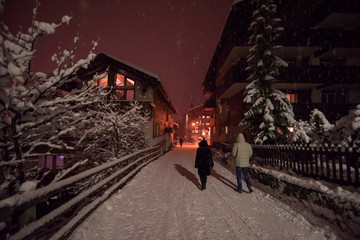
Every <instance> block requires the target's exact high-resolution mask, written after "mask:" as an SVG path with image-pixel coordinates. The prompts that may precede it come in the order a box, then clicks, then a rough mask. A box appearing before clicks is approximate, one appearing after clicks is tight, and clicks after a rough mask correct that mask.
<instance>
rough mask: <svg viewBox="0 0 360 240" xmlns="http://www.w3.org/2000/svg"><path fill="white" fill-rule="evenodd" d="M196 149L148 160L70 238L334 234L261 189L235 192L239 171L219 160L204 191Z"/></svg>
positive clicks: (303, 236) (304, 236) (323, 236)
mask: <svg viewBox="0 0 360 240" xmlns="http://www.w3.org/2000/svg"><path fill="white" fill-rule="evenodd" d="M195 153H196V147H195V145H193V146H189V145H184V146H183V148H179V147H177V148H175V149H174V150H172V151H171V152H168V153H167V154H165V155H164V156H162V157H161V158H159V159H158V160H156V161H154V162H152V163H150V164H149V165H147V166H146V167H145V168H143V169H142V170H141V171H140V173H138V175H136V177H135V178H134V179H133V180H132V181H131V182H130V183H129V184H127V185H126V186H125V187H124V188H123V189H121V190H119V192H118V193H117V194H115V195H114V196H113V197H111V198H110V199H109V200H107V201H106V202H105V203H104V204H103V205H101V206H100V207H99V208H98V209H97V210H96V211H95V212H94V213H93V214H92V215H90V216H89V217H88V218H87V219H86V221H85V222H84V223H83V224H82V225H80V226H79V227H78V229H77V230H76V231H75V232H74V233H73V235H72V236H71V237H70V239H72V240H77V239H81V240H83V239H87V240H90V239H109V240H110V239H191V240H193V239H217V240H218V239H328V238H329V239H335V237H334V236H335V235H333V234H332V233H329V232H328V231H327V230H325V229H319V228H315V227H314V226H312V225H311V224H310V223H308V222H307V221H306V220H305V219H304V218H303V217H301V216H300V215H298V214H297V213H296V212H294V211H293V210H292V209H290V208H289V207H288V206H286V205H284V204H282V203H279V202H278V201H276V200H275V199H273V198H272V197H270V196H269V195H267V194H264V193H263V192H261V191H259V190H257V189H254V193H252V194H248V193H241V194H240V193H237V192H235V191H234V188H235V187H236V185H235V183H236V178H235V176H234V175H233V174H232V173H230V172H229V171H228V170H227V169H225V168H223V167H222V166H221V165H220V164H218V163H216V162H215V166H214V169H213V172H212V176H211V177H209V178H208V183H207V188H206V190H204V191H200V190H199V187H200V183H199V177H198V175H197V171H196V169H195V168H194V159H195ZM243 186H246V185H245V184H243ZM246 190H247V189H246Z"/></svg>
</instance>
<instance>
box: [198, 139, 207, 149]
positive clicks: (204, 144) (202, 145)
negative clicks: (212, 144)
mask: <svg viewBox="0 0 360 240" xmlns="http://www.w3.org/2000/svg"><path fill="white" fill-rule="evenodd" d="M207 146H208V143H207V141H206V140H202V141H201V142H199V147H207Z"/></svg>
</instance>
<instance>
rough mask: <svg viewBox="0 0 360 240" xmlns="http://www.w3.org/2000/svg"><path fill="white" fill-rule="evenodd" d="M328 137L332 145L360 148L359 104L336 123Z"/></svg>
mask: <svg viewBox="0 0 360 240" xmlns="http://www.w3.org/2000/svg"><path fill="white" fill-rule="evenodd" d="M330 135H331V141H332V143H333V144H334V145H340V146H344V147H357V148H359V147H360V104H359V105H357V106H356V107H355V109H352V110H350V111H349V114H348V115H346V116H344V117H342V118H340V119H339V120H338V121H336V123H335V127H334V128H333V129H331V131H330Z"/></svg>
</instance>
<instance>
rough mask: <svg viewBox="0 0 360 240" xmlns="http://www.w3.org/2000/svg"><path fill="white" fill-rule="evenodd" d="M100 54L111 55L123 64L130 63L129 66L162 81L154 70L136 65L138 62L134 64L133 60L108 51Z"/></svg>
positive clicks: (110, 56)
mask: <svg viewBox="0 0 360 240" xmlns="http://www.w3.org/2000/svg"><path fill="white" fill-rule="evenodd" d="M100 54H103V55H105V56H107V57H109V58H112V59H114V60H116V61H118V62H121V63H123V64H125V65H128V66H129V67H132V68H134V69H136V70H138V71H140V72H143V73H146V74H147V75H149V76H151V77H153V78H156V79H157V80H158V81H160V78H159V76H158V75H156V74H155V73H153V72H150V71H149V70H147V69H145V68H143V67H140V66H138V65H136V64H133V63H131V62H129V61H127V60H125V59H122V58H120V57H118V56H115V55H113V54H110V53H107V52H101V53H99V54H98V55H100Z"/></svg>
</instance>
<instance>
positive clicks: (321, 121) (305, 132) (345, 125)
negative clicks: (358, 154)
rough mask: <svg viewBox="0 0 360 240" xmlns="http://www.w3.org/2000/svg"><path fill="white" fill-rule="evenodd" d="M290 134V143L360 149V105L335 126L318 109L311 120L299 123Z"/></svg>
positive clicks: (312, 114)
mask: <svg viewBox="0 0 360 240" xmlns="http://www.w3.org/2000/svg"><path fill="white" fill-rule="evenodd" d="M293 128H294V131H293V132H292V133H290V134H289V136H288V142H289V143H306V144H312V145H316V146H342V147H357V148H358V147H360V105H357V106H356V107H355V109H352V110H350V111H349V114H348V115H346V116H343V117H342V118H340V119H339V120H338V121H336V122H335V124H330V123H329V121H328V120H327V119H326V117H325V115H324V114H323V113H322V112H321V111H319V110H318V109H314V110H313V111H312V112H311V114H310V120H309V122H307V121H298V122H296V123H295V125H294V126H293Z"/></svg>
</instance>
